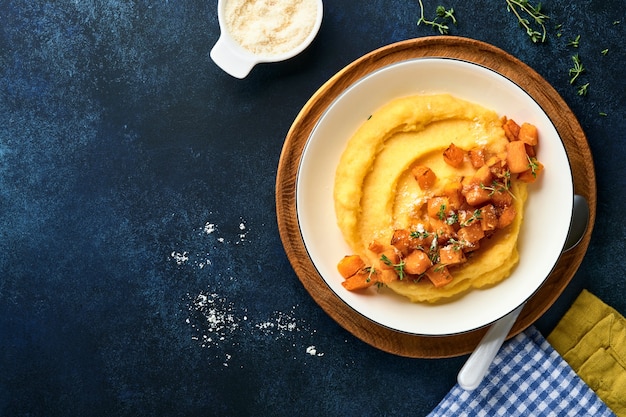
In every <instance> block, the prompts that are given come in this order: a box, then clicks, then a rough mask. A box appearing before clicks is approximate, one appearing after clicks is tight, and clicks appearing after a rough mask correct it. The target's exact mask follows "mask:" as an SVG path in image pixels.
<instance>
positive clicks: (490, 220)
mask: <svg viewBox="0 0 626 417" xmlns="http://www.w3.org/2000/svg"><path fill="white" fill-rule="evenodd" d="M480 225H481V227H482V229H483V230H484V231H485V232H487V231H491V230H495V229H497V228H498V214H497V212H496V208H495V207H494V206H493V204H487V205H486V206H483V207H481V209H480Z"/></svg>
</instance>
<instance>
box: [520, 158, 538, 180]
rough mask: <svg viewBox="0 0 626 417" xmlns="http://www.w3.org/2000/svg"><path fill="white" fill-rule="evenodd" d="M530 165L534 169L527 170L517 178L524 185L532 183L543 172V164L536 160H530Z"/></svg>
mask: <svg viewBox="0 0 626 417" xmlns="http://www.w3.org/2000/svg"><path fill="white" fill-rule="evenodd" d="M531 161H532V164H533V165H534V167H532V168H529V169H527V170H526V171H524V172H522V173H521V174H519V175H518V176H517V178H518V179H519V180H520V181H524V182H526V183H533V182H535V181H536V180H537V178H539V174H541V171H543V164H542V163H541V162H539V161H537V160H536V159H532V160H531Z"/></svg>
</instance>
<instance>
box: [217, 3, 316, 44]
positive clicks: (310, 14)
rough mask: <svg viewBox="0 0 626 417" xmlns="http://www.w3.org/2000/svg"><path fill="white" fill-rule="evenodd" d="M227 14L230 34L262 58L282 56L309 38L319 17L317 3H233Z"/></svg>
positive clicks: (225, 11)
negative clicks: (263, 56)
mask: <svg viewBox="0 0 626 417" xmlns="http://www.w3.org/2000/svg"><path fill="white" fill-rule="evenodd" d="M224 15H225V20H226V26H227V28H228V32H229V33H230V34H231V36H232V37H233V39H234V40H235V41H236V42H237V43H239V44H240V45H241V46H242V47H244V48H245V49H247V50H249V51H250V52H252V53H254V54H258V55H280V54H283V53H286V52H289V51H291V50H293V49H295V48H296V47H298V46H299V45H300V44H302V42H304V40H305V39H306V38H307V37H308V36H309V34H310V33H311V31H312V30H313V26H314V25H315V20H316V17H317V2H316V1H315V0H229V1H227V2H226V5H225V9H224Z"/></svg>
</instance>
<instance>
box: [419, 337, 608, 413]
mask: <svg viewBox="0 0 626 417" xmlns="http://www.w3.org/2000/svg"><path fill="white" fill-rule="evenodd" d="M428 416H429V417H439V416H446V417H447V416H468V417H469V416H484V417H493V416H506V417H515V416H533V417H541V416H554V417H561V416H572V417H574V416H576V417H578V416H615V414H613V412H612V411H611V410H610V409H609V408H608V407H607V406H606V405H605V404H604V403H603V402H602V400H601V399H600V398H598V396H597V395H596V394H595V392H593V391H592V390H591V388H589V386H588V385H587V384H585V382H584V381H583V380H581V379H580V378H579V377H578V375H576V373H575V372H574V370H573V369H572V368H570V366H569V365H568V364H567V363H566V362H565V361H564V360H563V358H562V357H561V356H560V355H559V354H558V352H556V351H555V350H554V349H553V348H552V346H550V344H549V343H548V342H547V341H546V339H544V337H543V336H542V335H541V333H539V331H538V330H537V329H535V328H534V327H530V328H528V329H527V330H526V331H524V332H522V333H520V334H519V335H517V336H516V337H514V338H513V339H511V340H510V341H508V342H507V343H505V344H504V345H503V346H502V349H501V350H500V352H498V355H497V356H496V358H495V359H494V361H493V363H492V364H491V367H490V368H489V370H488V371H487V375H486V376H485V379H484V380H483V381H482V383H481V384H480V385H479V386H478V388H476V389H475V390H474V391H471V392H469V391H465V390H464V389H462V388H461V387H460V386H459V385H458V384H457V385H455V386H454V388H453V389H452V390H451V391H450V392H449V393H448V394H447V395H446V397H445V398H444V399H443V400H442V401H441V403H440V404H439V405H438V406H437V407H436V408H435V409H434V410H433V411H432V412H431V413H430V414H429V415H428Z"/></svg>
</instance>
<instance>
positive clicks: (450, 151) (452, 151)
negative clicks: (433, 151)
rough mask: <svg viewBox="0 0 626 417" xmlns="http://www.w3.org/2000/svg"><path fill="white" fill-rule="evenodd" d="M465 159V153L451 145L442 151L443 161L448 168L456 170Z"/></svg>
mask: <svg viewBox="0 0 626 417" xmlns="http://www.w3.org/2000/svg"><path fill="white" fill-rule="evenodd" d="M464 158H465V151H463V149H461V148H459V147H458V146H456V145H455V144H454V143H451V144H450V146H448V148H447V149H446V150H445V151H443V160H444V161H445V162H446V163H447V164H448V165H450V166H452V167H454V168H458V167H460V166H461V165H462V164H463V159H464Z"/></svg>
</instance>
